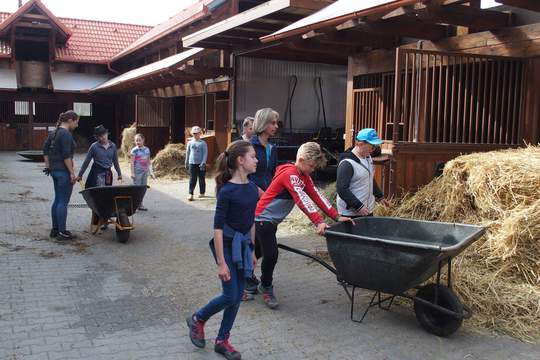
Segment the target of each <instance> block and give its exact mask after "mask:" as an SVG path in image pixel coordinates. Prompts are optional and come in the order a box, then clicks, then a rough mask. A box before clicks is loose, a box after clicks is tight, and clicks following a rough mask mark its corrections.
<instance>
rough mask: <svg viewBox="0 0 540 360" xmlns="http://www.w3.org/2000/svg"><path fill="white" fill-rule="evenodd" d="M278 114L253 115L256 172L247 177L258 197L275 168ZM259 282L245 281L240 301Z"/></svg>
mask: <svg viewBox="0 0 540 360" xmlns="http://www.w3.org/2000/svg"><path fill="white" fill-rule="evenodd" d="M278 119H279V114H278V113H277V111H275V110H273V109H270V108H264V109H260V110H258V111H257V112H256V113H255V121H254V122H253V132H254V133H255V135H256V136H253V137H252V138H251V145H253V148H254V149H255V154H256V155H257V160H258V162H257V171H256V172H255V173H253V174H251V175H249V179H250V180H251V181H252V182H253V183H255V185H257V187H258V188H259V196H260V195H262V194H263V193H264V192H265V191H266V189H267V188H268V186H269V185H270V183H271V182H272V178H273V177H274V173H275V172H276V167H277V161H278V159H277V150H276V146H275V145H274V144H272V143H270V141H269V140H270V138H271V137H273V136H275V135H276V132H277V130H278ZM255 255H256V256H257V258H260V257H261V256H262V254H261V251H260V249H259V247H258V246H257V241H256V240H255ZM258 285H259V280H258V279H257V278H256V277H255V274H254V275H253V276H252V277H251V278H248V279H246V286H245V291H244V295H243V296H242V300H244V301H245V300H252V299H253V295H254V294H256V293H257V286H258Z"/></svg>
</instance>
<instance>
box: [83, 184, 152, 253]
mask: <svg viewBox="0 0 540 360" xmlns="http://www.w3.org/2000/svg"><path fill="white" fill-rule="evenodd" d="M147 188H148V186H146V185H115V186H97V187H92V188H88V189H84V190H82V191H81V192H80V193H81V194H82V196H83V198H84V200H85V201H86V203H87V204H88V207H89V208H90V209H91V210H92V221H91V224H90V229H91V231H92V234H95V233H97V232H98V230H99V228H100V227H101V226H102V225H105V224H114V226H115V229H116V239H117V240H118V241H119V242H121V243H125V242H127V241H128V239H129V233H130V231H131V230H133V229H134V228H135V223H134V221H133V215H134V214H135V211H136V210H137V209H138V208H139V206H140V205H141V202H142V200H143V198H144V194H145V193H146V189H147Z"/></svg>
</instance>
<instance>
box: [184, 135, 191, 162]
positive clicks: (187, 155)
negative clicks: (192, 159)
mask: <svg viewBox="0 0 540 360" xmlns="http://www.w3.org/2000/svg"><path fill="white" fill-rule="evenodd" d="M190 152H191V141H188V143H187V146H186V164H185V165H186V169H187V168H188V167H189V153H190Z"/></svg>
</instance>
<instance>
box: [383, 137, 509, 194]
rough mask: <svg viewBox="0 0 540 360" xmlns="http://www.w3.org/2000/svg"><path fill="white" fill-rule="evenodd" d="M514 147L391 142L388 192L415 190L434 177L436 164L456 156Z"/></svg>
mask: <svg viewBox="0 0 540 360" xmlns="http://www.w3.org/2000/svg"><path fill="white" fill-rule="evenodd" d="M509 147H514V146H511V145H495V144H434V143H398V144H396V145H394V149H393V156H392V163H391V171H392V177H393V179H392V180H390V179H389V181H390V183H389V184H384V185H383V186H388V187H389V188H390V189H391V191H390V192H391V193H394V194H396V195H401V194H403V193H406V192H409V191H416V190H417V189H418V188H419V187H421V186H423V185H426V184H427V183H429V182H430V181H431V180H433V178H434V177H435V170H436V168H437V165H438V164H439V163H441V162H447V161H449V160H452V159H454V158H456V157H457V156H459V155H463V154H470V153H473V152H486V151H493V150H499V149H505V148H509Z"/></svg>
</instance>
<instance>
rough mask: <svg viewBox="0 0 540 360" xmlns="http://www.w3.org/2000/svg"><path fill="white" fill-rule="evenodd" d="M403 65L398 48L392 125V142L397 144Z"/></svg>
mask: <svg viewBox="0 0 540 360" xmlns="http://www.w3.org/2000/svg"><path fill="white" fill-rule="evenodd" d="M402 66H403V59H402V57H401V53H400V49H399V48H396V70H395V73H396V75H395V78H396V79H395V82H394V84H395V87H394V119H393V123H394V125H393V126H392V142H393V143H394V145H395V144H397V143H398V141H399V123H400V122H401V100H402V99H401V95H402V92H401V90H402V89H401V83H402V80H401V68H402Z"/></svg>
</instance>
